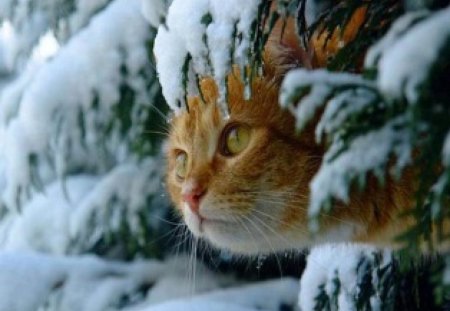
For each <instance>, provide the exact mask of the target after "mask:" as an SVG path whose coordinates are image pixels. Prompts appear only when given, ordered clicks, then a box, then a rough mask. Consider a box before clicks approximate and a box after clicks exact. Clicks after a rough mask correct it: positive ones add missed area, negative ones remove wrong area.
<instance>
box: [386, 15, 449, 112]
mask: <svg viewBox="0 0 450 311" xmlns="http://www.w3.org/2000/svg"><path fill="white" fill-rule="evenodd" d="M414 17H415V16H412V17H409V16H407V17H406V18H405V19H406V21H409V19H411V18H414ZM404 21H405V20H400V21H399V23H403V22H404ZM449 38H450V8H447V9H444V10H442V11H439V12H437V13H435V14H433V15H432V16H431V17H430V18H428V19H426V20H424V21H421V22H419V23H417V24H416V25H414V26H413V27H412V28H411V29H410V30H409V31H407V32H406V33H405V35H404V36H402V37H400V38H398V39H397V40H396V41H395V43H394V42H392V45H390V46H389V47H385V50H384V52H383V53H382V56H381V59H380V61H379V64H378V71H379V74H378V78H377V84H378V87H379V89H380V90H381V92H382V93H383V94H384V95H385V96H386V97H388V98H391V99H401V98H405V99H406V100H407V101H408V103H410V104H415V103H416V102H417V101H418V100H419V98H420V95H421V93H420V91H421V87H423V86H424V85H425V84H426V83H427V82H426V81H428V77H429V75H430V73H431V71H432V70H433V68H434V66H433V65H434V64H435V62H436V59H437V58H438V57H441V56H442V53H443V52H444V47H445V45H446V44H447V45H448V40H449ZM424 47H426V48H424Z"/></svg>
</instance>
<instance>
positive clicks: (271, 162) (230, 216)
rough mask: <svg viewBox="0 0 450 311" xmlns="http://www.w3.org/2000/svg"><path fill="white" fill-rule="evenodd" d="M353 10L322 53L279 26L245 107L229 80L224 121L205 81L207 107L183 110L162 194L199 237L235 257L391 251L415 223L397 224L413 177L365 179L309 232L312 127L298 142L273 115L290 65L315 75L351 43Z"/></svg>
mask: <svg viewBox="0 0 450 311" xmlns="http://www.w3.org/2000/svg"><path fill="white" fill-rule="evenodd" d="M364 10H365V8H361V9H360V10H358V11H357V12H356V13H355V14H354V16H353V17H352V19H351V20H350V22H349V24H348V26H347V27H346V28H345V29H344V31H343V33H340V32H339V31H338V32H336V33H333V34H332V36H331V39H330V41H329V44H328V47H327V48H326V51H325V50H323V49H321V48H319V47H322V46H323V44H322V43H323V42H322V41H323V40H324V39H323V37H322V36H318V35H317V36H313V39H312V43H311V47H312V48H311V49H309V50H308V51H305V50H303V49H302V48H300V43H299V41H298V38H297V36H296V34H295V27H294V26H295V25H294V24H293V23H294V22H293V21H292V20H289V21H288V25H287V27H286V28H285V33H284V34H283V38H282V39H280V38H281V32H280V31H281V30H280V29H281V26H279V25H278V26H277V27H276V28H275V30H274V31H273V33H272V35H271V38H270V39H269V42H268V43H267V45H266V47H265V54H264V58H265V63H264V73H263V75H262V76H261V77H258V78H256V79H255V80H254V82H253V84H252V94H253V95H252V97H251V99H250V100H245V99H244V95H243V94H244V92H243V89H244V86H243V83H242V81H241V80H240V79H239V78H238V77H240V74H239V73H238V72H237V69H234V71H235V72H234V73H231V74H230V75H229V77H228V88H229V98H228V101H229V109H230V112H231V117H230V119H228V120H225V119H224V118H222V116H221V114H220V111H219V108H218V106H217V105H216V100H217V98H218V90H217V86H216V84H215V83H214V81H213V80H212V79H211V78H204V79H202V80H201V82H200V87H201V90H202V94H203V97H204V101H205V102H203V101H202V100H200V99H199V98H198V97H192V98H190V99H189V102H188V106H189V112H183V113H181V114H180V115H177V116H175V117H174V118H173V119H172V121H171V129H170V134H169V138H168V147H167V176H166V180H167V187H168V191H169V194H170V197H171V199H172V201H173V202H174V204H175V206H176V209H177V210H178V211H179V212H180V214H181V215H182V217H183V219H184V221H185V223H186V225H187V227H188V228H189V229H190V231H191V232H192V233H193V234H194V236H196V237H198V238H203V239H205V240H207V241H209V242H210V243H211V244H212V245H214V246H216V247H218V248H220V249H226V250H229V251H231V252H233V253H237V254H263V253H274V252H278V251H283V250H290V249H300V248H305V247H309V246H312V245H315V244H320V243H325V242H340V241H352V242H362V243H370V244H374V245H377V246H381V247H396V244H395V242H394V237H396V236H397V235H398V234H400V233H401V232H403V231H404V230H406V229H407V228H408V227H409V226H410V225H411V224H412V223H413V219H409V218H407V217H401V218H400V217H399V214H402V213H403V212H404V211H405V210H407V209H408V208H411V207H412V206H413V204H414V202H413V200H412V198H413V197H414V195H413V193H414V185H413V180H414V176H413V174H414V173H413V172H412V171H411V170H407V171H406V173H405V174H404V176H403V177H402V178H401V179H400V181H396V182H393V181H392V180H390V179H389V178H388V180H387V181H386V183H385V185H384V186H380V185H379V184H378V183H377V182H376V180H375V178H373V177H370V176H369V177H368V185H367V187H366V189H365V191H364V192H362V193H360V192H356V191H354V192H353V193H352V196H351V201H350V203H349V204H348V205H345V206H344V204H343V203H340V202H336V204H335V206H334V209H333V210H332V212H331V213H330V214H327V215H323V217H322V222H321V231H320V232H319V234H317V235H314V236H312V235H311V234H310V233H309V232H308V218H307V208H308V203H309V183H310V181H311V179H312V178H313V176H314V174H315V173H316V172H317V171H318V169H319V167H320V165H321V161H322V157H323V154H324V152H325V148H326V147H325V146H324V145H320V144H317V143H316V142H315V140H314V124H312V125H310V126H309V127H307V128H306V129H305V130H303V131H302V132H301V133H300V134H297V133H296V131H295V119H294V117H293V116H292V114H291V113H289V112H288V111H286V110H283V109H281V108H280V106H279V104H278V95H279V88H280V82H281V80H282V78H283V76H284V74H285V73H286V72H287V71H288V70H290V69H292V68H296V67H306V68H311V69H312V68H318V67H323V66H324V65H325V62H326V59H327V57H328V56H329V54H330V53H331V54H334V53H336V51H337V50H338V48H339V47H338V45H339V42H338V41H339V40H345V42H348V41H350V40H352V39H353V38H354V36H355V33H356V31H355V29H356V30H357V28H358V27H360V25H361V23H362V20H363V19H364V14H365V11H364Z"/></svg>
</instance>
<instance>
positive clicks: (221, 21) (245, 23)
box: [154, 0, 260, 116]
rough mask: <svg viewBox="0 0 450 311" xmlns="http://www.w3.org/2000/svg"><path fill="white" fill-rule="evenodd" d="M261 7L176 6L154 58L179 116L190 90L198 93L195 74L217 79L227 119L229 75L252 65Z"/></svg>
mask: <svg viewBox="0 0 450 311" xmlns="http://www.w3.org/2000/svg"><path fill="white" fill-rule="evenodd" d="M259 3H260V0H248V1H240V0H231V1H221V0H175V1H173V3H172V5H171V6H170V8H169V12H168V16H167V22H166V25H161V26H159V29H158V34H157V36H156V40H155V48H154V52H155V56H156V59H157V70H158V74H159V79H160V82H161V85H162V89H163V94H164V97H165V98H166V100H167V102H168V104H169V106H170V107H171V108H172V109H173V110H174V111H175V112H179V111H180V109H183V108H185V106H186V102H185V95H186V94H185V90H186V88H187V85H186V84H188V85H189V84H190V85H194V89H195V86H196V81H195V79H194V77H195V75H194V73H195V74H198V75H200V76H211V75H212V76H213V77H214V79H215V81H216V83H217V85H218V87H219V94H220V97H219V99H218V104H219V105H220V107H221V108H222V112H223V113H225V116H226V115H227V111H228V109H227V103H226V75H227V74H228V72H229V71H230V68H231V64H237V65H238V66H239V67H240V68H241V69H242V68H244V66H246V65H247V53H248V51H249V48H250V27H251V24H252V22H253V20H254V19H255V17H256V14H257V9H258V5H259ZM237 38H238V39H237ZM233 47H234V50H232V49H233Z"/></svg>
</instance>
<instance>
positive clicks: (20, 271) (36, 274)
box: [0, 252, 165, 311]
mask: <svg viewBox="0 0 450 311" xmlns="http://www.w3.org/2000/svg"><path fill="white" fill-rule="evenodd" d="M164 268H165V266H164V264H163V263H160V262H157V261H148V262H138V261H137V262H134V263H131V264H123V263H118V262H107V261H104V260H100V259H98V258H96V257H93V256H83V257H76V258H75V257H57V256H49V255H44V254H38V253H5V252H2V253H0V302H1V303H0V310H5V311H6V310H9V311H10V310H14V311H35V310H38V309H39V307H43V306H44V304H46V305H47V306H49V305H50V306H52V304H53V307H55V305H56V307H57V308H56V309H55V310H67V311H71V310H73V311H78V310H85V311H98V310H105V309H106V308H108V310H111V309H109V308H111V307H113V306H114V305H115V304H117V303H118V302H119V300H120V298H121V297H123V296H125V295H127V294H129V293H132V292H133V291H135V290H136V289H137V288H139V287H140V286H142V285H145V284H147V285H151V284H152V283H154V282H156V281H157V280H158V279H159V278H161V277H162V276H163V274H164V270H165V269H164ZM18 289H20V291H21V294H20V298H18V297H17V294H16V291H17V290H18ZM55 296H56V297H57V298H56V297H55Z"/></svg>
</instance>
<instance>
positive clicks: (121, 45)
mask: <svg viewBox="0 0 450 311" xmlns="http://www.w3.org/2000/svg"><path fill="white" fill-rule="evenodd" d="M124 24H126V25H127V27H123V25H124ZM105 34H108V35H107V36H106V35H105ZM149 38H150V32H149V29H148V26H147V24H146V22H145V20H144V19H143V18H142V17H141V14H140V10H139V5H138V4H137V3H134V2H133V3H132V4H130V2H128V1H125V0H116V1H114V2H113V3H111V4H110V5H109V6H108V7H107V8H106V9H105V10H103V11H102V13H101V14H99V15H98V16H96V17H95V18H93V19H92V22H91V23H90V24H89V26H88V27H86V28H85V29H83V30H82V31H80V32H79V33H77V35H75V36H74V37H73V39H71V40H70V41H69V42H68V43H67V44H66V45H64V46H63V47H62V48H61V49H60V50H59V51H58V53H57V54H56V55H55V56H54V58H53V59H51V60H50V61H49V62H48V64H46V66H43V67H42V68H41V69H40V70H37V72H36V73H35V74H34V76H33V77H29V78H30V80H31V81H30V80H28V79H25V78H23V79H24V80H22V81H24V82H23V83H19V84H18V86H15V87H13V88H15V90H14V91H10V90H8V88H6V89H5V90H4V93H5V94H8V93H9V94H10V95H9V96H6V97H7V98H2V102H1V103H0V106H1V107H8V106H9V107H10V108H9V109H8V111H9V112H8V113H7V115H8V118H7V119H8V123H3V124H0V128H1V133H2V136H3V139H2V142H1V151H0V156H1V157H2V158H3V159H4V161H5V163H6V164H5V167H6V172H5V173H6V181H7V184H6V189H4V191H3V194H2V197H3V200H4V202H5V203H6V205H7V206H8V207H9V208H11V209H17V208H18V206H19V205H20V203H22V202H23V201H25V200H26V198H27V195H26V190H27V188H28V185H29V184H30V181H31V179H30V178H31V176H30V167H29V156H30V155H31V154H35V155H38V156H40V155H43V154H45V153H49V152H50V155H48V156H50V157H55V162H56V170H57V172H56V174H57V175H58V176H62V175H63V174H64V172H65V171H67V170H70V168H71V167H74V166H77V165H79V164H78V163H89V162H90V163H91V164H92V165H97V167H102V165H103V166H104V165H105V164H106V163H107V158H102V157H99V156H98V155H99V146H102V145H104V147H105V148H106V149H108V148H110V150H111V152H110V154H120V153H118V152H117V150H121V149H123V148H125V147H124V146H120V144H119V143H118V142H117V139H118V138H117V137H118V135H119V132H118V131H119V129H118V126H116V127H113V131H112V134H111V135H110V136H111V138H110V140H109V141H108V140H106V141H105V139H104V137H102V135H101V132H100V129H101V128H105V127H106V126H107V122H109V121H108V120H109V119H111V118H112V107H113V106H114V105H115V104H117V103H118V102H119V100H120V94H119V92H118V90H119V86H120V85H122V84H123V83H127V84H128V85H129V86H130V87H132V88H134V91H135V92H136V94H137V95H136V97H137V98H138V103H137V104H135V105H134V108H135V109H136V111H139V108H140V107H143V106H146V105H148V103H149V102H150V100H149V94H148V93H147V89H146V87H145V85H146V84H145V82H144V77H142V76H141V74H140V72H139V68H145V67H146V66H147V65H148V63H147V58H146V57H144V55H146V52H147V50H146V45H145V41H146V40H147V39H149ZM42 40H44V42H45V40H47V42H48V40H50V39H46V37H43V38H42ZM52 44H53V46H54V45H55V42H54V41H53V43H52ZM46 46H47V47H49V46H51V44H47V45H46ZM52 49H53V51H54V49H55V48H54V47H53V48H52ZM50 50H51V49H50ZM47 53H48V51H47ZM124 54H125V55H124ZM123 62H124V63H125V65H127V68H129V70H128V75H127V77H126V78H124V77H122V76H121V66H122V64H123ZM124 79H125V80H124ZM25 84H26V85H27V86H26V88H24V87H21V86H25ZM20 91H23V93H21V94H20ZM18 92H19V94H18ZM10 96H13V97H14V98H16V100H15V101H13V103H14V104H11V103H5V102H3V100H8V99H10ZM2 97H3V96H2ZM94 97H97V98H98V100H99V105H98V107H97V110H96V111H95V112H96V113H93V112H92V106H91V105H92V102H93V100H94ZM17 100H19V102H18V101H17ZM2 109H3V108H2ZM15 111H17V114H16V116H15V117H14V118H11V117H12V116H11V115H12V114H13V113H11V112H14V114H15ZM62 111H64V113H62ZM69 111H70V112H69ZM80 114H82V115H84V116H85V118H84V122H85V133H84V134H85V136H84V137H83V133H82V132H80V127H79V122H80V119H79V117H80ZM133 117H134V118H139V117H140V116H139V115H138V113H133ZM0 119H3V120H5V117H1V118H0ZM136 121H137V120H136ZM49 125H51V126H49ZM55 135H56V137H55ZM81 139H85V144H83V143H80V140H81ZM100 141H102V143H100ZM83 147H85V148H83ZM69 154H70V157H71V159H70V162H69V161H68V159H67V157H68V155H69ZM87 159H89V160H87ZM19 189H22V191H21V192H20V190H19Z"/></svg>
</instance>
